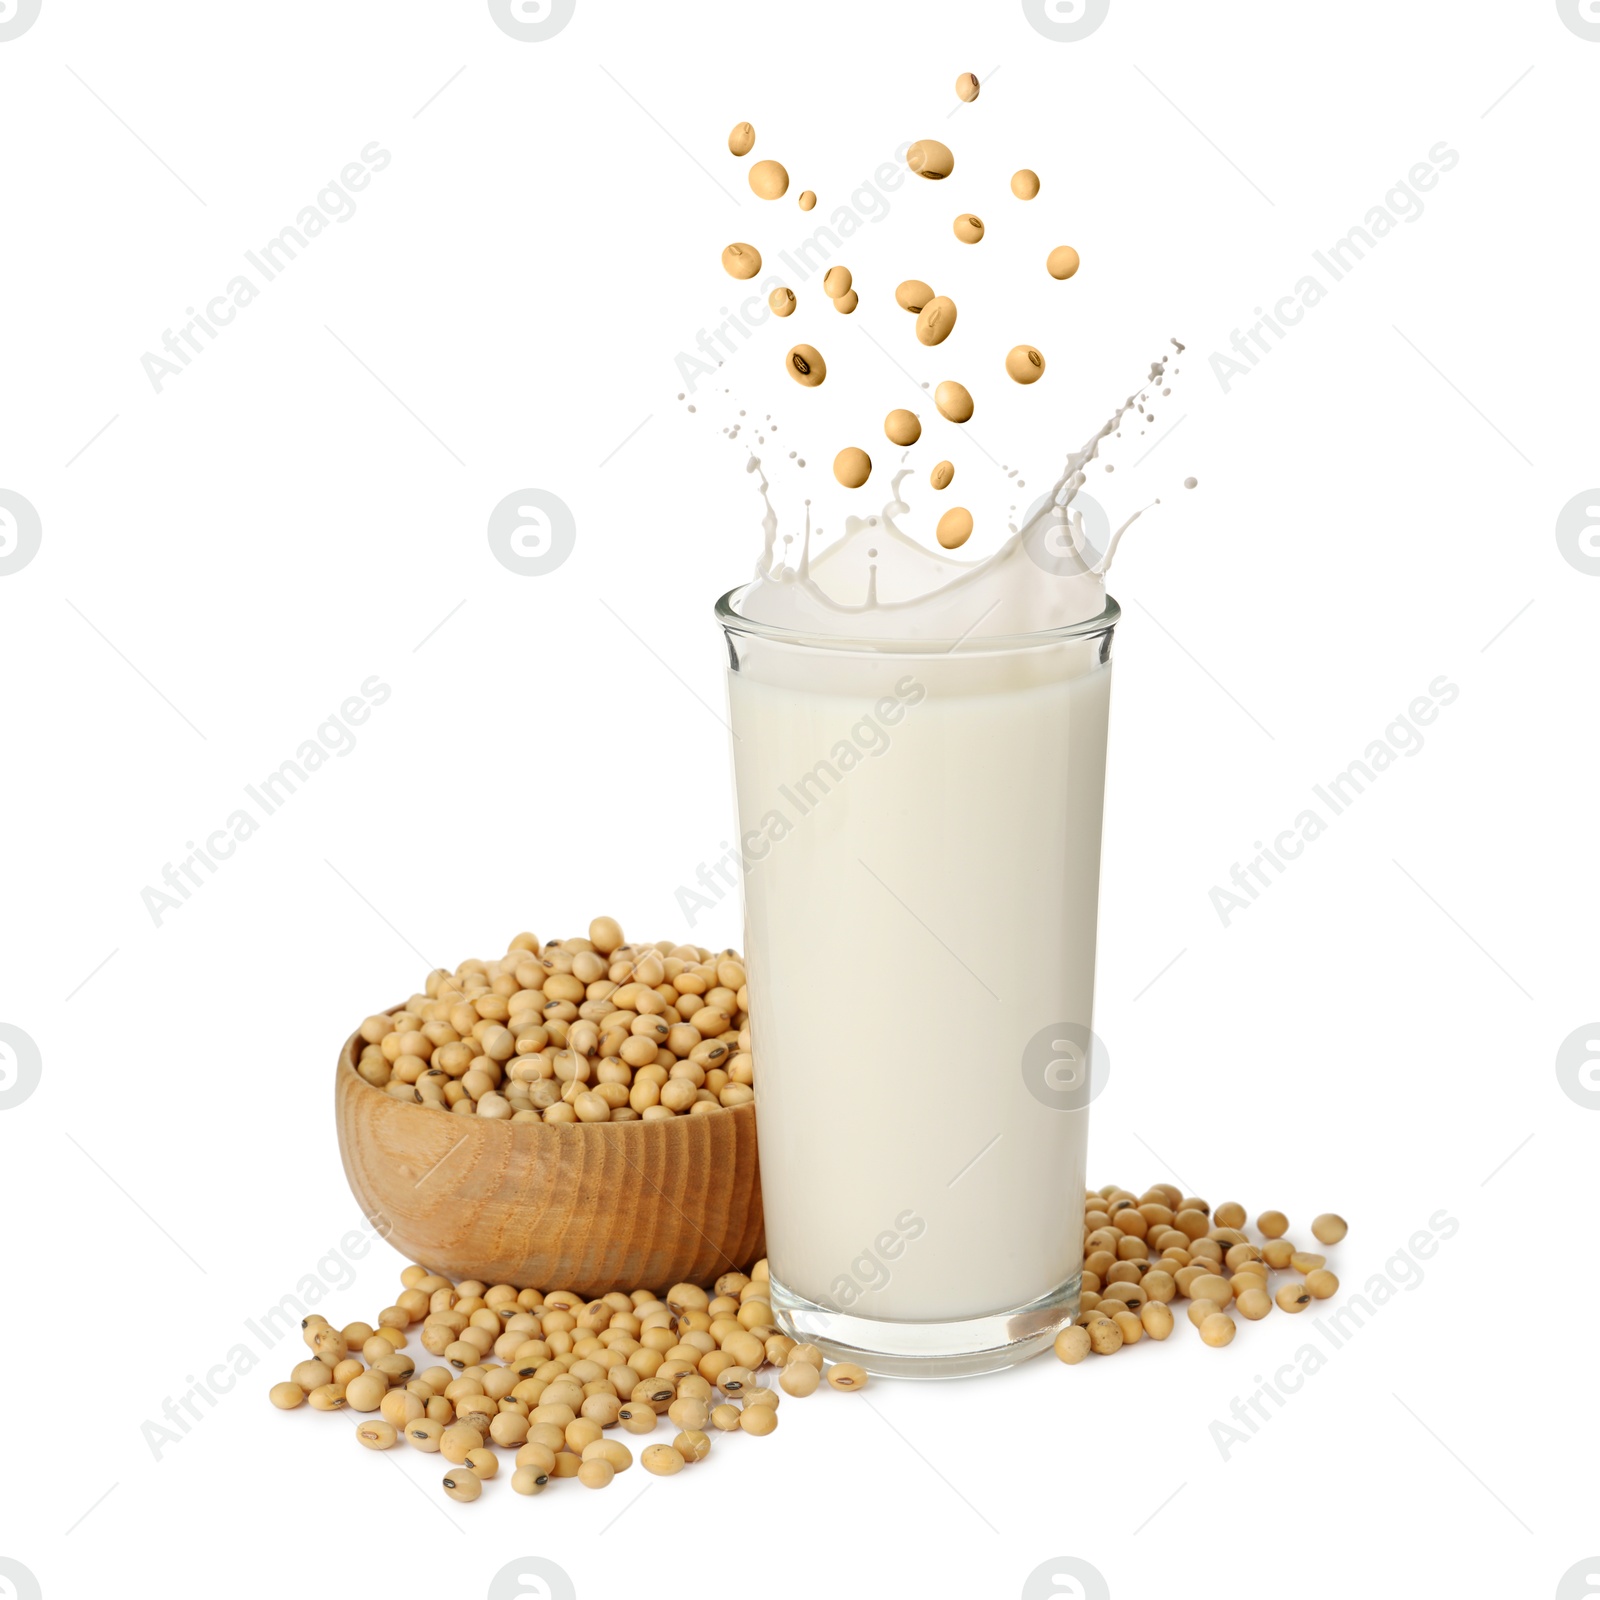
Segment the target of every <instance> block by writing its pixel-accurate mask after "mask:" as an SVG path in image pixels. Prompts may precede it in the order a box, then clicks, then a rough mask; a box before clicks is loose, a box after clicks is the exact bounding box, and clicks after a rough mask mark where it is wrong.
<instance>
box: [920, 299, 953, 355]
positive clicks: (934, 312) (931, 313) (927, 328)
mask: <svg viewBox="0 0 1600 1600" xmlns="http://www.w3.org/2000/svg"><path fill="white" fill-rule="evenodd" d="M955 325H956V303H955V301H954V300H952V299H951V298H950V296H949V295H947V294H936V295H935V296H934V297H933V298H932V299H931V300H929V301H928V302H927V303H926V304H925V305H924V306H923V308H922V309H921V311H919V312H918V313H917V342H918V343H919V344H926V345H936V344H943V343H944V342H945V340H946V339H948V338H949V337H950V335H951V333H952V332H953V331H954V329H955Z"/></svg>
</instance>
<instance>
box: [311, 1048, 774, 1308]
mask: <svg viewBox="0 0 1600 1600" xmlns="http://www.w3.org/2000/svg"><path fill="white" fill-rule="evenodd" d="M361 1043H362V1041H361V1038H360V1035H359V1034H352V1035H351V1036H350V1038H349V1039H348V1040H347V1041H346V1043H345V1047H344V1049H343V1050H342V1051H341V1052H340V1055H339V1065H338V1068H337V1071H336V1074H335V1078H334V1113H335V1117H336V1119H337V1121H338V1127H339V1154H340V1156H341V1158H342V1159H343V1161H344V1173H345V1177H346V1178H347V1179H348V1180H349V1183H350V1188H351V1189H352V1191H353V1192H354V1193H355V1197H356V1199H357V1201H359V1202H360V1205H361V1209H362V1211H363V1212H365V1213H366V1215H367V1216H368V1217H369V1218H371V1219H372V1220H373V1221H374V1222H375V1223H377V1224H378V1225H379V1226H380V1227H382V1228H384V1231H385V1237H386V1238H387V1239H388V1241H389V1243H390V1244H392V1245H394V1246H395V1248H396V1249H398V1250H400V1251H401V1252H403V1253H404V1254H405V1255H407V1256H408V1257H410V1259H411V1260H413V1261H418V1262H421V1263H422V1264H423V1265H424V1266H426V1267H428V1268H430V1269H431V1270H433V1271H436V1272H440V1273H443V1274H444V1275H445V1276H447V1277H449V1278H452V1279H454V1280H456V1281H457V1282H459V1281H460V1280H461V1279H463V1278H477V1279H480V1280H481V1281H482V1282H484V1283H491V1284H492V1283H509V1284H514V1285H515V1286H516V1287H518V1288H524V1289H525V1288H535V1289H541V1290H550V1289H571V1290H572V1291H573V1292H574V1293H577V1294H581V1295H583V1296H584V1297H585V1298H586V1299H587V1298H592V1297H594V1296H597V1295H601V1294H605V1293H607V1292H609V1291H610V1290H612V1289H621V1290H624V1291H627V1290H632V1289H637V1288H650V1289H655V1290H657V1291H658V1292H659V1291H664V1290H666V1289H668V1288H670V1287H671V1286H672V1285H673V1284H675V1283H697V1284H708V1283H710V1282H711V1281H712V1280H713V1279H715V1278H716V1277H717V1276H719V1275H720V1274H721V1273H724V1272H730V1271H733V1270H734V1269H736V1268H737V1269H741V1270H742V1269H745V1268H748V1267H749V1265H750V1264H751V1262H753V1261H755V1260H757V1259H759V1257H760V1256H761V1255H762V1254H763V1253H764V1252H765V1249H766V1244H765V1240H764V1237H763V1231H762V1217H761V1177H760V1171H759V1168H758V1167H757V1164H756V1117H755V1107H754V1106H753V1105H742V1106H734V1107H732V1108H731V1109H728V1110H725V1111H719V1112H717V1113H716V1114H715V1115H712V1116H700V1117H686V1116H678V1117H673V1118H672V1119H671V1120H670V1121H668V1120H665V1119H663V1120H661V1121H657V1122H596V1123H560V1122H557V1123H547V1122H493V1121H489V1120H486V1119H485V1118H483V1117H455V1116H450V1115H449V1114H448V1113H446V1112H443V1111H436V1110H434V1109H433V1108H432V1107H430V1106H420V1105H408V1104H406V1103H404V1102H403V1101H400V1100H397V1099H395V1097H394V1096H393V1095H388V1094H385V1093H384V1092H383V1091H382V1090H381V1089H376V1088H374V1087H373V1086H372V1085H371V1084H370V1083H368V1082H367V1081H366V1079H365V1078H363V1077H361V1075H360V1074H359V1073H358V1072H357V1071H356V1070H355V1062H356V1051H357V1049H358V1048H359V1047H360V1045H361Z"/></svg>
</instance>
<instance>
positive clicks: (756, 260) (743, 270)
mask: <svg viewBox="0 0 1600 1600" xmlns="http://www.w3.org/2000/svg"><path fill="white" fill-rule="evenodd" d="M722 270H723V271H724V272H726V273H727V274H728V276H729V277H730V278H753V277H755V275H756V274H757V273H758V272H759V271H760V270H761V252H760V251H759V250H757V249H756V247H755V246H754V245H753V244H730V245H728V246H727V247H726V248H725V249H724V250H723V252H722ZM545 992H546V993H547V994H548V993H549V990H548V989H547V990H546V991H545Z"/></svg>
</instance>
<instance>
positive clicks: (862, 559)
mask: <svg viewBox="0 0 1600 1600" xmlns="http://www.w3.org/2000/svg"><path fill="white" fill-rule="evenodd" d="M1173 345H1174V348H1175V351H1176V353H1178V354H1181V353H1182V351H1183V346H1182V345H1181V344H1179V343H1178V341H1177V340H1173ZM1171 360H1172V357H1171V356H1163V357H1162V358H1161V359H1160V360H1159V361H1156V362H1154V363H1152V365H1151V368H1150V372H1149V376H1148V378H1147V379H1146V382H1145V383H1144V384H1143V385H1141V386H1140V387H1139V388H1138V389H1136V390H1135V391H1134V392H1133V393H1132V394H1131V395H1129V396H1128V398H1127V399H1126V400H1124V401H1123V403H1122V404H1121V405H1120V406H1118V407H1117V409H1116V410H1115V411H1114V412H1113V413H1112V415H1111V416H1110V417H1109V418H1108V419H1107V421H1106V422H1105V424H1104V425H1103V426H1102V427H1101V428H1100V429H1099V430H1098V431H1097V432H1096V433H1095V434H1094V435H1093V437H1092V438H1090V439H1089V441H1088V442H1087V443H1086V444H1085V445H1084V446H1083V448H1082V449H1081V450H1076V451H1073V452H1071V453H1069V455H1068V456H1067V459H1066V464H1065V466H1064V467H1063V468H1062V470H1061V473H1060V476H1059V477H1058V478H1057V479H1056V481H1055V483H1054V485H1053V486H1052V487H1051V489H1050V491H1049V492H1048V493H1047V494H1044V495H1041V496H1040V497H1039V498H1038V499H1037V500H1036V501H1035V502H1034V503H1033V505H1032V506H1031V507H1030V508H1029V510H1028V512H1027V513H1026V515H1025V516H1024V517H1023V520H1022V525H1021V526H1020V527H1016V526H1013V527H1012V531H1011V537H1010V538H1009V539H1008V540H1007V541H1006V542H1005V544H1003V545H1002V546H1001V547H1000V548H999V549H998V550H997V551H995V552H994V554H993V555H991V556H989V557H987V558H986V559H984V560H982V561H976V562H974V561H958V560H956V559H955V558H954V557H953V556H951V555H948V554H946V553H945V552H944V551H942V550H933V549H930V548H928V547H927V546H924V545H922V544H919V543H918V542H917V541H916V540H914V539H912V538H910V537H908V536H907V535H906V534H905V533H903V532H902V531H901V530H900V528H899V526H898V525H897V522H896V519H897V518H903V517H904V516H905V514H906V513H907V512H909V511H910V509H911V508H910V506H909V505H908V504H907V502H906V501H905V500H903V499H902V498H901V495H900V486H901V484H902V483H903V482H904V481H905V479H906V478H907V477H909V476H910V473H911V469H910V468H909V467H902V468H901V469H900V470H899V471H897V472H896V473H895V474H894V477H893V479H892V480H891V489H892V493H893V498H892V499H891V500H890V501H889V503H888V504H887V505H886V506H885V507H884V508H883V510H882V512H881V513H880V515H879V516H877V517H869V518H862V517H850V518H848V519H847V520H846V524H845V533H844V536H843V537H842V538H841V539H839V540H838V542H837V543H835V544H833V545H831V546H829V547H828V548H827V549H826V550H824V551H822V552H821V553H820V554H819V555H818V556H817V557H816V558H815V559H813V558H812V555H811V521H810V511H809V505H808V507H807V517H806V527H805V535H804V538H803V541H802V544H801V551H800V558H799V561H798V563H797V564H795V565H790V564H788V562H787V561H786V560H785V559H784V556H783V555H781V554H780V553H779V551H778V514H777V511H776V509H775V508H774V506H773V504H772V499H771V495H770V492H769V489H770V486H769V484H768V482H767V477H766V474H765V472H764V471H763V470H762V466H761V461H760V458H759V457H757V456H756V455H754V454H752V455H751V456H750V458H749V461H748V463H747V466H746V470H747V471H748V472H750V473H752V474H753V475H754V476H755V477H756V479H757V480H758V482H759V484H760V490H761V498H762V502H763V505H764V507H765V512H764V515H763V517H762V529H763V532H764V535H765V540H764V546H763V549H762V553H761V558H760V560H759V561H758V562H757V563H756V575H755V578H754V580H753V581H752V582H750V583H749V584H747V585H746V586H745V587H744V588H743V589H742V590H740V591H739V592H738V593H737V594H736V595H735V597H734V601H733V605H734V609H735V610H736V611H737V612H738V614H739V615H740V616H742V617H746V618H748V619H749V620H750V621H752V622H761V623H766V624H769V625H771V626H773V627H780V628H787V629H791V630H793V631H795V632H800V633H807V634H819V635H824V636H829V637H837V638H845V639H863V640H868V639H882V640H896V641H899V640H908V639H919V640H923V639H925V640H957V639H968V638H994V637H1006V636H1010V635H1014V634H1028V633H1043V632H1047V631H1049V630H1051V629H1054V628H1064V627H1069V626H1071V625H1072V624H1073V623H1077V622H1083V621H1086V620H1087V619H1089V618H1092V617H1096V616H1098V615H1100V613H1101V612H1103V611H1104V610H1105V607H1106V583H1105V578H1106V572H1107V570H1108V569H1109V568H1110V566H1111V562H1112V558H1113V557H1114V556H1115V555H1116V552H1117V546H1118V544H1119V543H1120V542H1121V539H1122V535H1123V534H1124V533H1125V532H1126V531H1127V530H1128V528H1129V527H1131V526H1132V525H1133V524H1134V523H1135V522H1137V521H1138V520H1139V518H1140V517H1141V516H1142V515H1143V514H1144V510H1147V509H1149V508H1148V507H1145V508H1143V509H1141V510H1139V511H1135V512H1134V513H1133V515H1132V516H1130V517H1129V518H1128V519H1127V520H1126V521H1125V522H1124V523H1123V524H1122V525H1121V526H1120V527H1119V528H1117V530H1116V532H1115V533H1114V534H1113V535H1112V536H1111V538H1110V539H1109V541H1108V542H1107V544H1106V548H1105V550H1104V551H1102V552H1100V553H1099V554H1098V555H1097V554H1096V553H1095V551H1094V550H1093V549H1092V548H1091V547H1090V546H1089V544H1088V541H1087V539H1086V537H1085V533H1084V525H1083V513H1082V511H1081V510H1079V509H1077V508H1075V507H1074V505H1073V502H1074V500H1075V499H1076V498H1077V495H1078V491H1079V490H1080V489H1082V487H1083V485H1084V482H1085V479H1086V477H1087V468H1088V466H1089V464H1090V463H1091V462H1093V461H1095V460H1097V459H1098V458H1099V455H1100V446H1101V443H1102V441H1103V440H1105V439H1107V438H1108V437H1110V436H1111V435H1113V434H1115V433H1116V432H1117V430H1118V428H1119V426H1120V425H1121V422H1122V419H1123V418H1124V417H1125V416H1126V415H1127V413H1128V412H1129V411H1130V410H1132V409H1133V408H1134V407H1135V406H1136V405H1139V404H1141V402H1142V400H1143V398H1144V396H1145V394H1146V391H1147V389H1149V388H1151V387H1158V386H1159V385H1160V384H1161V382H1162V380H1163V379H1164V378H1165V376H1166V371H1167V366H1168V363H1169V362H1170V361H1171ZM1153 503H1155V504H1159V503H1160V502H1159V500H1158V501H1156V502H1153Z"/></svg>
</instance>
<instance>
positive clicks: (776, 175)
mask: <svg viewBox="0 0 1600 1600" xmlns="http://www.w3.org/2000/svg"><path fill="white" fill-rule="evenodd" d="M750 189H751V192H752V193H754V194H756V195H759V196H760V198H761V199H763V200H781V199H782V198H783V196H784V195H785V194H787V193H788V192H789V174H788V172H787V171H786V170H785V168H784V166H783V164H782V162H779V161H758V162H756V164H755V165H754V166H753V167H751V169H750Z"/></svg>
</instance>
